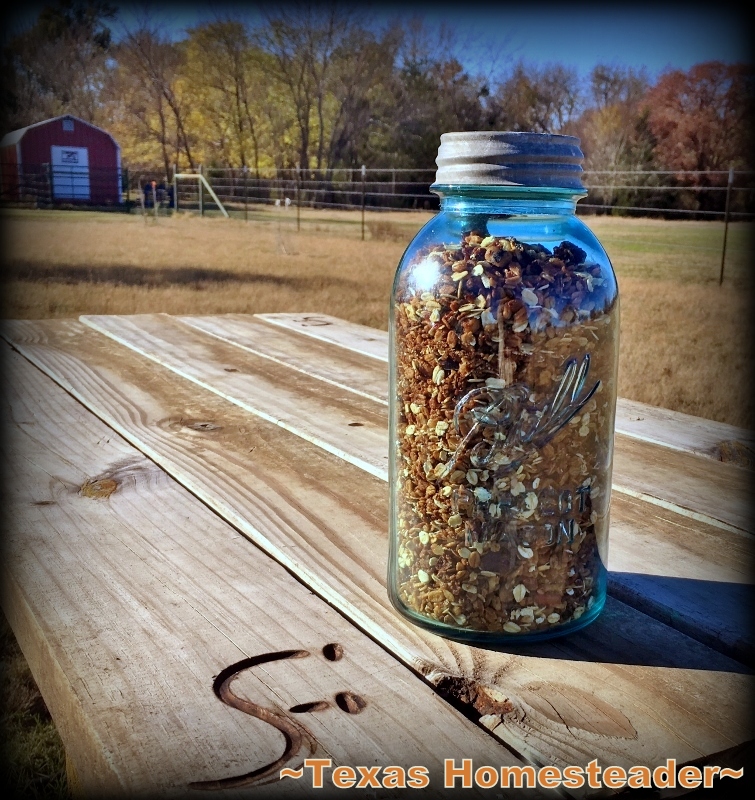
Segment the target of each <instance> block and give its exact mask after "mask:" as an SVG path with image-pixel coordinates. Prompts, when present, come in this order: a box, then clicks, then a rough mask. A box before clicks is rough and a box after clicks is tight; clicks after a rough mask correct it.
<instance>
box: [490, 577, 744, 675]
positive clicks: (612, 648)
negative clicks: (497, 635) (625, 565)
mask: <svg viewBox="0 0 755 800" xmlns="http://www.w3.org/2000/svg"><path fill="white" fill-rule="evenodd" d="M754 609H755V587H754V586H752V585H748V584H738V583H725V582H716V581H701V580H692V579H687V578H672V577H668V576H665V575H647V574H641V573H626V572H623V573H617V572H613V573H611V574H610V576H609V597H608V600H607V601H606V606H605V609H604V610H603V612H602V614H601V615H600V616H599V617H598V619H597V620H596V621H595V622H593V623H592V624H591V625H589V626H588V627H587V628H585V629H583V630H581V631H577V632H575V633H573V634H571V635H569V636H566V637H564V638H563V639H553V640H550V641H545V642H540V643H537V644H532V645H522V646H520V647H514V646H506V647H501V648H497V647H496V648H491V649H496V650H499V649H500V650H502V651H505V652H510V653H517V654H521V655H526V656H531V657H535V658H565V659H569V660H570V661H593V662H602V663H611V664H631V665H637V666H651V667H674V668H680V669H699V670H711V671H720V672H735V673H740V674H747V675H749V674H755V647H753V639H754V638H755V637H753V610H754Z"/></svg>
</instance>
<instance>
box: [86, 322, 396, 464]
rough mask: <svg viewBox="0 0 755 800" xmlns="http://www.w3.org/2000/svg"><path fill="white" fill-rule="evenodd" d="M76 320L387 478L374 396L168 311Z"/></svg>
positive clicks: (380, 413) (382, 424)
mask: <svg viewBox="0 0 755 800" xmlns="http://www.w3.org/2000/svg"><path fill="white" fill-rule="evenodd" d="M82 322H84V323H85V324H87V325H89V326H90V327H92V328H94V329H95V330H98V331H100V332H101V333H104V334H106V335H107V336H111V337H112V338H113V339H115V340H116V341H118V342H120V343H121V344H124V345H126V346H127V347H130V348H131V349H132V350H135V351H136V352H138V353H141V354H142V355H145V356H147V357H148V358H151V359H152V360H153V361H155V362H156V363H158V364H162V365H163V366H166V367H168V368H169V369H171V370H173V371H174V372H177V373H178V374H180V375H181V376H183V377H185V378H188V379H189V380H191V381H193V382H194V383H196V384H197V385H198V386H201V387H203V388H206V389H209V390H210V391H213V392H215V393H216V394H218V395H220V396H221V397H224V398H225V399H227V400H229V401H230V402H232V403H235V404H236V405H238V406H240V407H241V408H243V409H245V410H246V411H250V412H252V413H253V414H255V415H257V416H259V417H261V418H262V419H265V420H267V421H268V422H272V423H274V424H276V425H279V426H280V427H281V428H284V429H285V430H289V431H293V432H295V433H296V434H297V435H299V436H302V437H303V438H305V439H307V440H308V441H310V442H312V443H314V444H316V445H317V446H318V447H321V448H322V449H323V450H326V451H327V452H329V453H332V454H333V455H336V456H338V457H339V458H342V459H344V460H345V461H348V462H349V463H351V464H354V465H355V466H358V467H359V468H360V469H364V470H366V471H367V472H369V473H370V474H372V475H378V476H383V475H387V472H388V452H387V446H386V443H387V439H386V436H387V421H388V412H387V409H386V408H385V407H382V406H380V405H378V404H376V403H375V402H374V401H372V400H369V399H367V398H365V397H361V396H359V395H355V394H349V393H346V392H344V391H343V390H342V389H340V388H339V387H337V386H335V385H333V384H331V383H323V382H322V381H320V380H317V379H316V378H313V377H310V376H309V375H307V374H306V372H305V371H304V370H292V369H290V368H289V366H288V365H287V364H282V363H280V361H278V360H276V361H273V360H271V359H269V358H265V357H262V356H259V355H256V354H254V353H252V352H250V351H249V350H242V349H240V348H238V347H233V346H232V345H229V344H228V343H227V342H224V341H221V340H220V339H217V338H216V337H213V336H208V335H207V334H205V333H203V332H201V331H199V330H197V329H196V328H193V327H190V326H188V325H185V324H184V323H182V322H180V321H179V320H176V319H174V318H173V317H170V316H168V315H167V314H139V315H135V316H126V317H121V316H85V317H82ZM357 427H358V429H359V430H358V431H357V430H356V428H357Z"/></svg>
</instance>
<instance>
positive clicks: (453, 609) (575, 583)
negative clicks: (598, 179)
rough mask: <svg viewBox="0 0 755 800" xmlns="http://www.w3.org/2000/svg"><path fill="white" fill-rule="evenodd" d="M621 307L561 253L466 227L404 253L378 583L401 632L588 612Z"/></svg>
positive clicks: (535, 631)
mask: <svg viewBox="0 0 755 800" xmlns="http://www.w3.org/2000/svg"><path fill="white" fill-rule="evenodd" d="M493 227H494V226H493ZM567 227H568V226H567ZM436 239H437V237H436ZM617 311H618V296H617V292H616V285H615V279H613V273H612V272H610V273H608V272H607V271H606V267H605V264H601V263H598V262H597V261H595V260H593V259H592V258H591V257H589V256H588V254H587V253H586V251H585V249H583V248H582V247H580V245H579V244H578V243H577V242H576V241H573V240H570V239H563V240H561V241H559V242H558V243H556V244H555V245H552V246H551V247H547V246H545V245H543V244H540V243H537V242H534V241H524V240H522V239H520V238H516V237H514V236H509V235H491V234H490V233H489V232H488V229H487V228H485V227H484V226H480V227H476V228H474V227H473V228H469V229H467V230H462V231H460V235H459V236H458V238H457V239H455V240H447V239H445V240H443V241H440V242H438V241H435V242H433V241H432V237H430V242H429V243H426V244H420V245H419V246H418V247H417V248H416V249H414V250H413V251H411V248H410V252H409V253H408V254H407V257H406V258H405V262H404V265H403V268H402V269H401V270H400V271H399V273H398V275H397V280H396V284H395V287H394V297H393V315H392V316H393V319H392V339H393V355H392V359H393V361H392V371H393V376H392V380H393V398H392V402H393V408H392V436H393V441H392V446H393V447H394V463H393V475H392V493H393V497H392V502H393V526H394V528H393V531H392V547H391V563H390V574H389V577H390V584H391V586H390V591H391V594H392V599H393V602H394V604H395V605H396V606H397V608H399V609H400V610H401V611H402V612H403V613H405V614H406V615H407V616H409V617H410V618H411V619H413V620H414V621H415V622H419V623H420V624H425V625H426V626H427V627H430V628H432V629H437V630H439V632H441V633H445V634H446V635H453V633H454V632H459V633H460V634H463V635H461V636H460V638H472V639H474V638H477V639H485V638H495V637H504V638H511V637H516V638H520V639H521V638H528V639H529V638H546V637H548V636H551V635H556V633H558V632H566V631H568V630H569V629H576V628H577V627H581V624H584V623H585V622H587V621H588V620H591V619H593V618H594V617H595V616H596V615H597V613H598V612H599V610H600V607H602V605H603V602H604V599H605V582H606V568H605V563H606V557H607V536H608V511H609V498H610V490H611V485H610V482H611V463H612V445H613V424H614V409H615V376H616V361H617V346H618V341H617V339H618V324H617V320H618V314H617ZM580 620H583V622H582V623H580Z"/></svg>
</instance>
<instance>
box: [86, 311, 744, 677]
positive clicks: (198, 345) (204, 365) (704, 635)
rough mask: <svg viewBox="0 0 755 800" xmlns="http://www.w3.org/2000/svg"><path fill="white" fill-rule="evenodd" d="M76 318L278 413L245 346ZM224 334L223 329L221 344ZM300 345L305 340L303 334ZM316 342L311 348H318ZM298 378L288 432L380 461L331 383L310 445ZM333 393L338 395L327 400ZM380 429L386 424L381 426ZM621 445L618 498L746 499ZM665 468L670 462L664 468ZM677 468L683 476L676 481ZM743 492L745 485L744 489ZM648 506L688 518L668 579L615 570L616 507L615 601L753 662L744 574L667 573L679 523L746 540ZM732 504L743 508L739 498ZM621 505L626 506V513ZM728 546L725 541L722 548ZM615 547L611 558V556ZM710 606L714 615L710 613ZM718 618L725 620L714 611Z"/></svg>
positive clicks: (639, 446) (670, 458)
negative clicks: (670, 493) (666, 494)
mask: <svg viewBox="0 0 755 800" xmlns="http://www.w3.org/2000/svg"><path fill="white" fill-rule="evenodd" d="M82 321H84V322H86V323H87V324H89V325H91V326H92V327H94V328H95V329H97V330H99V331H101V332H102V333H105V334H107V335H109V336H111V337H112V338H114V339H115V340H116V341H118V342H120V343H122V344H125V345H126V346H128V347H130V348H132V349H133V350H135V351H137V352H139V353H142V354H143V355H146V356H148V357H149V358H152V359H153V360H155V361H156V362H157V363H160V364H163V365H165V366H167V367H169V368H170V369H172V370H174V371H175V372H176V373H177V374H179V375H181V376H184V377H186V378H188V379H189V380H192V381H194V382H196V383H197V384H199V385H200V386H203V387H205V388H208V389H210V390H211V391H215V392H216V393H218V394H219V395H220V396H222V397H224V398H226V399H229V400H231V401H232V402H234V403H236V404H237V405H239V406H241V407H242V408H245V409H250V408H251V407H250V405H249V401H248V398H249V397H252V396H254V397H255V406H254V408H253V409H252V410H255V409H262V415H263V418H265V419H273V418H274V417H275V415H276V412H277V410H278V406H277V402H278V401H277V397H276V394H275V392H271V393H269V394H263V393H259V392H257V394H256V395H255V384H256V381H257V378H256V376H255V375H254V374H253V372H252V370H253V369H254V368H255V367H257V368H258V367H259V365H260V363H264V362H261V361H255V360H254V359H256V356H251V357H250V356H248V355H247V353H246V351H245V350H244V349H243V348H240V347H238V346H235V345H232V344H231V343H230V342H229V341H228V340H227V339H226V338H223V339H219V338H217V337H214V339H213V338H210V337H205V336H204V335H203V333H200V332H199V331H198V330H195V329H193V328H192V329H189V330H187V329H186V327H185V326H184V325H183V324H182V323H181V322H179V321H177V320H175V319H174V318H172V317H170V316H168V315H164V314H163V315H140V316H134V317H86V318H83V319H82ZM258 324H261V323H258ZM230 336H231V333H230V332H229V338H230ZM300 339H301V340H302V341H304V339H303V337H300ZM310 341H314V340H310ZM174 342H175V345H174V344H173V343H174ZM300 344H301V343H300ZM316 344H318V345H319V343H316ZM283 346H284V345H283V344H281V345H280V347H281V348H283ZM296 357H297V358H306V350H304V351H303V352H302V351H301V350H299V351H298V353H297V355H296ZM282 361H283V359H279V360H277V361H276V363H275V364H273V367H274V368H275V369H277V370H280V373H279V374H278V375H277V377H276V379H277V380H281V381H286V380H287V379H286V372H285V366H279V364H280V363H281V362H282ZM307 361H308V363H309V364H311V365H312V371H313V372H316V371H317V369H318V366H317V364H318V362H317V358H316V355H313V357H312V358H309V359H307ZM231 363H233V364H234V365H235V366H233V367H232V368H231V369H232V370H233V373H232V377H229V376H228V374H227V370H228V369H229V367H228V366H227V365H228V364H231ZM222 365H226V366H222ZM299 380H304V381H305V383H306V382H308V381H309V380H310V378H309V376H308V375H301V376H299V375H296V379H295V380H288V381H287V387H288V394H287V398H286V402H287V407H286V410H287V412H288V423H287V425H286V428H287V429H288V430H290V431H292V432H294V433H298V434H299V435H301V436H302V437H303V438H305V439H308V440H309V441H312V442H314V443H318V439H319V440H320V441H321V440H323V439H326V438H327V440H328V442H329V451H330V452H333V453H338V452H339V451H341V452H342V451H346V452H350V453H351V455H352V459H350V460H351V463H353V464H356V465H361V464H363V463H365V461H367V462H368V463H370V464H372V465H377V464H379V462H380V457H381V450H380V449H374V450H372V451H370V448H371V447H373V448H374V440H373V443H371V442H370V441H364V442H362V443H361V445H362V446H361V447H359V448H355V449H353V450H352V449H351V448H353V447H354V445H355V443H358V442H359V437H360V433H361V431H360V429H358V428H357V429H356V430H354V431H353V432H352V433H351V436H350V437H348V438H346V437H342V432H343V431H344V430H347V429H348V426H349V424H350V423H349V420H350V419H352V416H351V414H350V415H349V416H348V417H345V416H344V414H343V403H342V402H341V400H340V398H339V397H338V396H337V395H338V392H339V389H338V388H337V387H335V386H331V385H327V386H325V387H323V389H322V391H321V394H320V403H321V404H320V411H319V417H318V421H319V423H320V426H321V427H320V428H319V430H318V431H317V436H318V439H316V438H315V437H313V436H312V433H311V431H312V428H311V427H310V428H307V427H301V426H299V425H298V423H297V418H296V409H297V407H298V403H297V400H296V397H295V395H294V392H295V391H296V387H297V385H298V381H299ZM218 387H219V388H218ZM308 392H309V395H308V396H311V392H312V389H311V387H310V388H309V389H308ZM334 395H336V396H335V397H334ZM383 424H384V425H385V421H383ZM623 444H624V448H623V449H622V448H621V447H620V446H617V455H616V465H617V467H616V471H617V473H618V475H619V480H624V481H626V482H628V483H630V484H631V486H632V489H628V488H625V490H624V492H622V494H623V495H627V494H629V495H630V496H631V497H634V498H640V499H646V498H648V497H650V498H652V493H653V492H656V493H660V492H661V491H665V490H666V488H667V487H668V486H672V487H675V488H676V499H677V500H680V501H686V502H689V503H690V504H693V505H694V503H695V501H696V500H697V499H698V498H697V497H696V495H695V491H697V492H699V493H702V494H706V493H707V506H705V507H706V508H708V510H710V511H711V513H713V512H714V511H715V509H716V508H718V507H719V505H720V504H721V496H725V491H726V490H727V489H729V487H728V485H727V484H726V483H725V481H724V479H725V478H729V479H730V480H731V481H732V483H733V484H734V486H737V485H739V489H740V494H741V495H744V494H745V492H744V489H745V486H744V485H743V483H744V481H743V478H744V477H745V473H744V472H743V470H741V469H739V468H736V467H732V466H730V465H723V464H717V465H715V472H714V474H713V477H714V479H716V480H714V481H713V489H715V490H718V492H719V494H716V493H715V492H714V491H713V490H711V489H709V488H708V479H709V475H710V472H711V462H710V460H709V459H704V458H700V457H698V456H694V455H691V454H689V453H681V452H675V451H672V452H669V451H668V450H665V449H664V448H661V447H659V446H658V445H653V444H649V443H647V442H638V441H634V440H632V439H628V438H623ZM381 447H382V452H383V453H384V452H385V451H386V450H387V447H388V445H387V440H386V441H385V442H384V443H383V444H382V445H381ZM669 462H671V463H670V464H669ZM680 470H681V471H682V475H681V477H680V475H679V472H680ZM373 474H377V475H378V476H379V477H381V478H382V479H384V480H385V479H387V470H385V469H383V470H380V471H379V472H377V473H375V472H373ZM737 481H738V482H739V484H737ZM746 488H749V484H748V485H747V487H746ZM730 491H731V490H730ZM614 497H615V499H618V498H619V497H621V494H618V493H616V494H615V495H614ZM655 499H656V502H655V503H654V505H656V506H658V505H661V506H665V507H666V508H668V509H670V510H672V511H680V510H683V511H684V512H686V513H685V514H684V516H686V517H687V519H684V516H683V517H682V519H681V521H680V519H679V515H678V514H674V515H672V516H671V517H669V518H667V519H665V520H664V523H663V525H662V526H661V528H660V530H657V531H656V534H655V537H656V538H661V539H662V540H663V544H662V546H661V547H660V550H657V552H659V554H660V553H663V555H665V556H666V558H664V559H662V560H661V561H660V562H659V564H660V567H661V568H662V569H663V570H664V573H663V574H665V575H666V576H667V580H666V582H665V583H664V582H663V581H661V580H659V579H657V578H654V579H653V580H652V581H651V580H648V579H646V578H643V577H642V574H641V571H640V574H639V575H637V574H634V570H626V569H625V567H624V566H623V564H622V553H624V554H632V553H633V552H634V551H635V550H636V549H637V548H638V547H642V548H643V549H644V550H646V549H647V545H646V544H645V542H644V541H643V540H644V538H645V536H646V534H638V530H641V529H642V523H641V520H642V518H643V516H644V515H643V514H640V515H634V516H632V517H631V519H632V522H631V524H626V521H625V519H624V518H623V517H622V511H623V509H624V508H625V506H622V505H620V504H617V503H616V502H615V503H614V514H613V528H614V530H615V531H616V532H617V533H618V532H621V535H620V536H619V537H618V541H617V536H613V537H612V546H611V556H610V562H609V565H610V567H611V568H612V569H613V570H615V573H614V577H613V580H612V587H613V591H614V594H615V595H616V596H617V597H620V598H622V599H623V600H625V601H626V602H630V603H631V604H632V605H636V606H637V607H639V608H641V609H642V610H643V611H647V612H649V613H653V614H654V615H655V616H658V617H659V618H660V619H663V620H664V621H666V622H667V623H669V624H671V625H672V626H674V627H676V628H678V629H680V630H683V631H684V632H685V633H687V634H689V635H691V636H693V637H694V638H697V639H698V640H699V641H702V642H704V643H706V644H708V645H711V646H714V647H716V648H717V649H720V650H722V651H723V652H725V653H727V654H728V655H731V656H733V657H736V658H739V659H740V660H743V661H745V662H746V663H753V662H755V643H754V642H753V636H752V629H751V626H750V625H749V613H750V612H749V610H748V609H749V608H750V604H749V603H744V602H742V601H743V600H746V599H747V598H748V596H749V593H750V592H751V590H750V589H748V588H747V587H743V586H742V583H747V582H748V581H749V579H748V578H747V577H746V576H743V574H742V573H743V572H747V570H741V569H740V568H739V562H734V564H733V565H731V566H732V567H733V569H731V572H730V574H729V575H728V576H727V577H726V578H725V580H726V581H727V583H729V584H735V585H734V586H729V587H727V589H726V590H725V591H722V587H721V586H720V584H719V582H718V580H706V579H704V578H701V577H700V576H696V577H695V578H694V579H692V578H690V576H685V577H684V578H683V579H681V580H679V576H678V575H677V567H676V566H675V565H676V563H677V562H678V560H679V558H680V557H681V556H682V555H683V551H684V547H685V544H684V543H683V542H680V540H679V536H678V531H679V525H680V524H681V525H682V526H683V527H682V529H683V530H685V532H686V534H687V536H690V535H694V536H699V533H698V530H697V529H696V528H695V529H691V528H690V527H689V526H690V524H693V525H695V526H698V528H699V526H700V523H701V522H702V523H704V522H706V521H708V522H711V523H713V527H720V528H722V529H724V530H726V531H727V532H728V533H729V535H728V537H725V541H724V542H721V540H720V537H717V536H715V535H711V534H710V533H706V534H705V536H704V537H703V538H704V539H706V540H707V541H708V542H709V543H710V542H712V543H714V544H713V545H711V546H715V547H716V548H719V549H722V550H723V552H725V553H734V552H736V553H740V554H741V553H742V552H744V553H750V557H752V552H753V549H752V545H753V543H752V542H751V541H750V542H740V541H738V534H737V531H736V530H734V532H732V527H733V526H729V525H728V524H725V523H724V524H722V523H721V522H720V521H719V520H717V519H715V518H712V519H711V517H710V516H706V515H703V514H700V513H699V512H695V511H691V510H690V509H680V508H679V506H678V503H677V504H672V503H666V501H665V500H659V499H658V498H655ZM747 502H748V503H749V496H747ZM714 503H715V507H714ZM729 505H730V506H732V505H733V504H732V503H730V504H729ZM740 505H741V506H744V505H745V501H744V499H743V500H742V503H741V504H740ZM629 507H630V508H632V506H629ZM725 510H726V511H727V512H728V513H731V514H732V518H733V519H736V520H738V521H741V522H742V523H743V524H747V522H749V519H747V518H746V517H745V515H744V513H743V511H742V510H741V508H740V513H739V516H738V517H736V516H734V513H735V512H734V511H732V509H731V508H730V507H729V506H727V508H726V509H725ZM662 513H663V508H653V507H652V506H651V507H650V508H648V507H646V508H645V515H649V516H650V518H652V519H653V520H654V521H655V522H657V521H658V520H660V519H662V516H661V515H662ZM706 527H707V526H706ZM667 540H668V541H667ZM729 540H733V541H732V542H731V543H730V542H729ZM617 546H618V550H619V553H618V557H617V555H616V550H617ZM748 547H749V549H748ZM680 551H681V552H680ZM709 558H710V557H709V556H708V557H705V558H703V559H701V561H703V563H704V562H706V561H707V560H709ZM749 574H751V573H749ZM735 576H736V577H735ZM732 578H734V579H732ZM640 587H641V590H640ZM714 608H715V609H716V613H712V609H714ZM724 611H725V612H726V613H722V612H724Z"/></svg>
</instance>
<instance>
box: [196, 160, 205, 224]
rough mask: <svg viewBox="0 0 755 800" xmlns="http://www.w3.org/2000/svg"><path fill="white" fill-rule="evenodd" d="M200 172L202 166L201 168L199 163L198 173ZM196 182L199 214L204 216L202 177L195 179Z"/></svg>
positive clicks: (201, 171)
mask: <svg viewBox="0 0 755 800" xmlns="http://www.w3.org/2000/svg"><path fill="white" fill-rule="evenodd" d="M202 173H203V168H202V165H201V164H200V165H199V174H200V175H202ZM197 184H198V185H199V216H200V217H203V216H204V186H203V185H202V179H201V178H199V180H198V181H197Z"/></svg>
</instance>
